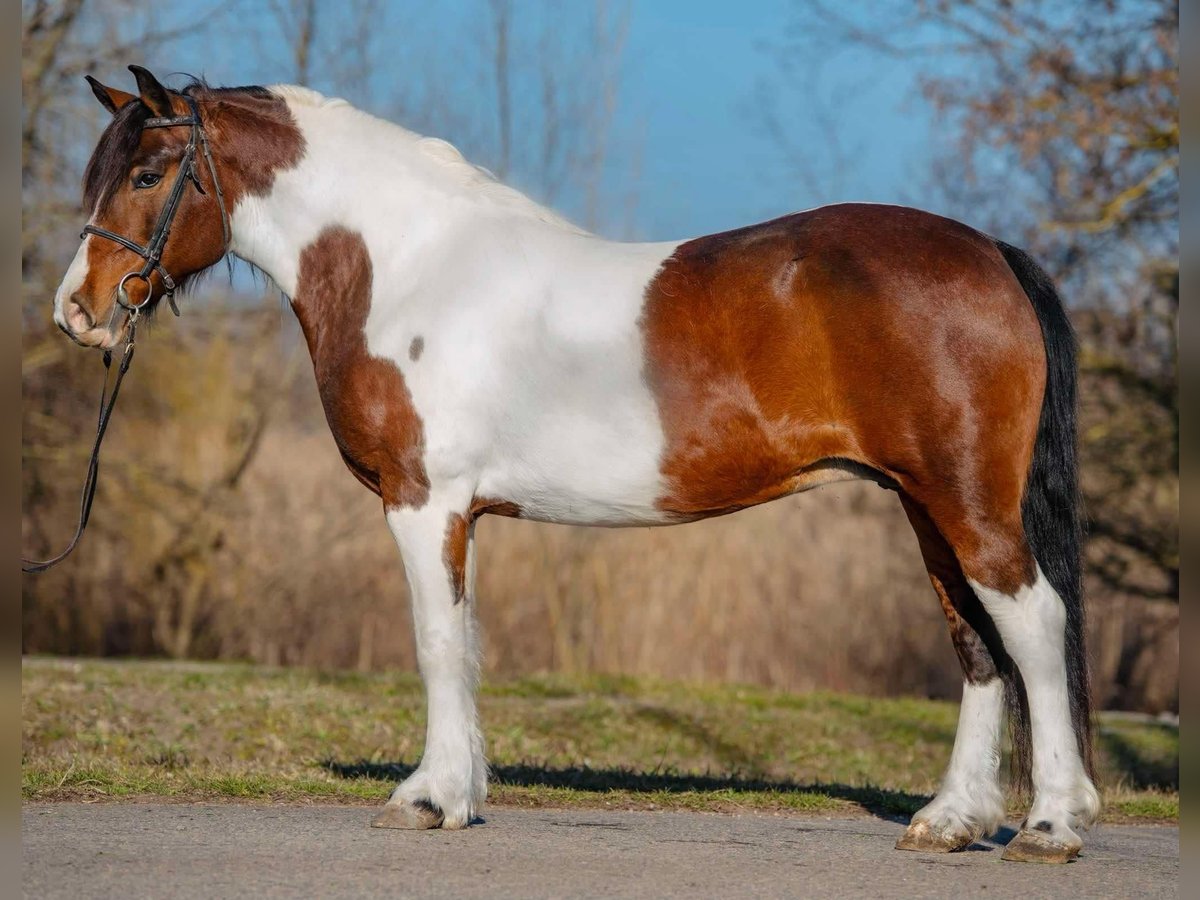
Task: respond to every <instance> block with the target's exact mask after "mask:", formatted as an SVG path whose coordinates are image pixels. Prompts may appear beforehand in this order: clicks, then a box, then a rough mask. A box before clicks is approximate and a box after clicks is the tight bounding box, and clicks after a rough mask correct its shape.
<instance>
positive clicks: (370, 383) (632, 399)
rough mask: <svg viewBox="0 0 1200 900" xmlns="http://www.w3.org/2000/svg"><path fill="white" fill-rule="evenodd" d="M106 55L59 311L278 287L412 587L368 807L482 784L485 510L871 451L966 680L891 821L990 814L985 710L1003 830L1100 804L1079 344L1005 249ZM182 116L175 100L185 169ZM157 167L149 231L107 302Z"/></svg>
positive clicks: (1024, 836)
mask: <svg viewBox="0 0 1200 900" xmlns="http://www.w3.org/2000/svg"><path fill="white" fill-rule="evenodd" d="M130 68H131V70H133V71H134V74H135V76H136V78H137V86H138V91H137V93H127V92H125V91H121V90H118V89H116V88H111V87H106V86H104V85H102V84H100V83H99V82H97V81H95V80H94V79H89V81H90V82H91V84H92V89H93V91H94V92H95V94H96V96H97V98H98V99H99V100H100V102H101V103H102V104H104V106H105V107H106V108H107V109H108V110H109V111H110V112H111V113H112V114H113V119H112V122H111V123H110V124H109V126H108V127H107V129H106V130H105V132H104V134H103V136H102V137H101V138H100V141H99V143H98V145H97V147H96V149H95V152H94V154H93V156H92V159H91V161H90V162H89V164H88V167H87V172H86V175H85V185H84V200H85V206H86V207H87V208H88V209H89V210H90V214H91V219H90V221H89V226H90V228H89V233H87V234H86V235H85V237H84V239H83V242H82V244H81V246H80V247H79V250H78V253H77V254H76V256H75V259H74V261H73V262H72V264H71V266H70V268H69V270H68V271H67V273H66V276H65V277H64V279H63V282H62V285H61V286H60V287H59V289H58V292H57V296H56V298H55V313H54V317H55V321H56V322H57V323H58V324H59V326H60V327H61V328H62V329H63V330H64V331H66V332H67V333H68V334H69V335H70V336H71V337H73V338H74V339H75V340H76V341H77V342H79V343H81V344H84V345H88V346H92V347H100V348H113V347H117V346H119V345H120V344H121V342H122V340H123V339H124V336H125V335H126V334H127V331H128V329H129V320H130V318H132V317H133V316H134V315H135V314H134V313H132V312H131V310H133V309H139V308H141V307H143V305H144V308H145V309H146V310H147V311H149V310H151V309H152V308H153V306H154V305H155V304H156V303H157V302H158V301H159V300H160V299H161V297H162V296H163V295H164V294H166V293H167V292H168V291H167V288H168V287H169V286H170V285H169V283H167V282H165V281H164V276H168V273H169V276H168V277H169V278H170V279H172V280H173V281H175V282H178V283H181V284H182V283H183V282H184V281H186V280H187V279H188V278H190V277H191V276H193V275H195V274H197V273H199V272H201V271H203V270H205V269H207V268H209V267H210V266H212V265H214V264H215V263H216V262H218V261H219V260H220V259H222V258H223V257H224V255H225V254H226V253H227V252H232V253H233V254H235V255H237V256H238V257H241V258H242V259H245V260H247V261H249V262H251V263H253V264H254V265H255V266H257V267H258V268H259V269H261V270H262V271H263V272H265V273H267V275H268V276H269V277H270V278H271V279H272V280H273V281H274V283H275V284H276V285H278V286H279V288H280V289H281V290H282V292H283V293H284V294H285V295H286V296H287V297H288V298H290V302H291V306H292V308H293V309H294V310H295V312H296V315H297V317H298V318H299V320H300V324H301V326H302V328H303V331H304V336H305V339H306V341H307V344H308V348H309V350H310V351H311V354H312V361H313V367H314V370H315V373H316V380H317V385H318V387H319V390H320V396H321V401H322V403H323V405H324V409H325V414H326V416H327V419H328V422H329V427H330V430H331V431H332V433H333V437H334V440H335V441H336V442H337V446H338V449H339V450H340V452H341V454H342V456H343V458H344V459H345V462H346V465H347V466H348V467H349V469H350V471H351V472H352V473H353V474H354V475H355V476H356V477H357V478H358V479H359V481H361V482H362V483H363V484H364V485H366V486H367V487H368V488H370V489H371V490H372V491H374V492H375V493H376V494H378V495H379V497H380V498H381V499H382V502H383V509H384V514H385V516H386V519H387V523H388V526H389V527H390V528H391V530H392V533H393V535H394V536H395V540H396V543H397V544H398V545H399V548H400V552H401V554H402V555H403V558H404V566H405V570H406V573H407V577H408V581H409V584H410V587H411V592H412V604H413V621H414V625H415V630H416V647H417V656H418V660H419V665H420V670H421V674H422V676H423V678H424V684H425V690H426V695H427V701H428V707H429V717H428V731H427V735H426V742H425V751H424V754H423V756H422V758H421V763H420V765H419V766H418V767H417V769H416V770H415V771H414V772H413V774H412V775H411V776H410V777H409V778H407V779H406V780H405V781H404V782H403V783H401V784H400V785H399V786H398V787H397V788H396V789H395V791H394V792H393V794H392V796H391V798H390V799H389V800H388V802H387V804H386V805H385V806H384V807H383V809H382V811H381V812H380V813H379V814H378V816H377V817H376V818H375V820H374V822H373V824H374V825H377V826H381V827H402V828H434V827H442V828H462V827H464V826H466V825H468V824H469V823H470V822H471V821H472V819H473V818H474V817H475V816H476V814H477V813H478V812H479V811H480V809H481V806H482V804H483V801H484V797H485V794H486V791H487V764H486V762H485V760H484V740H483V736H482V733H481V731H480V727H479V722H478V718H477V714H476V704H475V693H476V685H477V681H478V677H479V640H478V635H477V628H476V620H475V603H476V601H475V593H474V525H475V521H476V520H477V519H478V518H479V517H480V516H481V515H484V514H485V513H492V514H496V515H503V516H516V517H519V518H523V519H532V520H537V521H542V522H561V523H571V524H577V525H606V526H625V525H670V524H675V523H680V522H691V521H694V520H697V519H703V518H706V517H709V516H717V515H723V514H725V513H729V512H733V511H735V510H739V509H742V508H744V507H748V506H753V505H755V504H758V503H763V502H766V501H768V500H773V499H775V498H777V497H782V496H785V495H788V494H792V493H796V492H798V491H803V490H808V489H810V488H814V487H816V486H818V485H822V484H828V483H830V482H835V481H841V480H845V479H871V480H874V481H876V482H878V483H879V484H880V485H883V486H884V487H886V488H888V489H891V490H894V491H895V492H896V493H897V494H898V495H899V497H900V501H901V503H902V504H903V507H904V510H905V512H906V513H907V515H908V518H909V520H910V522H911V523H912V526H913V528H914V530H915V531H916V534H917V537H918V539H919V542H920V547H921V551H922V555H923V557H924V561H925V565H926V567H927V569H928V572H929V577H930V580H931V581H932V583H933V587H934V590H935V592H936V594H937V597H938V599H939V601H940V602H941V606H942V609H943V610H944V612H945V614H946V619H947V621H948V623H949V627H950V635H951V638H952V639H953V642H954V646H955V649H956V650H957V653H958V657H959V660H960V662H961V664H962V670H963V678H964V684H963V695H962V707H961V714H960V720H959V728H958V734H957V737H956V739H955V745H954V750H953V754H952V756H951V759H950V763H949V768H948V770H947V772H946V775H945V778H944V781H943V783H942V786H941V789H940V790H939V791H938V793H937V795H936V797H935V798H934V799H933V800H932V802H930V803H929V804H928V805H927V806H926V807H925V808H923V809H922V810H920V811H919V812H917V813H916V815H915V816H914V817H913V819H912V823H911V825H910V826H909V827H908V830H907V831H906V832H905V834H904V836H903V837H902V838H901V839H900V841H899V843H898V844H897V846H898V847H899V848H901V849H915V850H926V851H953V850H959V849H962V848H964V847H966V846H967V845H969V844H970V843H971V842H972V841H974V840H975V839H977V838H979V837H980V836H982V835H985V834H989V833H991V832H993V831H995V830H996V829H997V827H998V826H999V824H1000V822H1001V820H1002V817H1003V815H1004V811H1005V807H1004V795H1003V792H1002V790H1001V787H1000V781H999V765H1000V757H1001V749H1000V742H1001V731H1002V722H1003V720H1004V716H1005V711H1006V709H1007V711H1008V718H1009V720H1010V726H1011V730H1012V732H1013V744H1014V747H1015V753H1014V758H1015V760H1016V763H1017V765H1016V766H1015V769H1016V772H1017V775H1018V776H1021V775H1022V774H1024V775H1025V777H1026V778H1029V779H1031V781H1032V788H1033V799H1032V808H1031V810H1030V812H1029V815H1028V817H1027V818H1026V820H1025V822H1024V824H1023V826H1022V829H1021V830H1020V832H1019V833H1018V835H1017V836H1016V838H1014V839H1013V841H1012V842H1011V843H1010V844H1009V845H1008V847H1007V849H1006V851H1005V857H1006V858H1015V859H1025V860H1044V861H1065V860H1068V859H1070V858H1072V857H1074V856H1075V855H1076V854H1077V853H1078V852H1079V849H1080V847H1081V840H1080V838H1079V836H1078V835H1077V834H1076V831H1075V829H1076V828H1081V827H1082V828H1086V827H1087V826H1089V825H1090V824H1091V823H1092V822H1093V821H1094V820H1095V818H1096V816H1097V814H1098V811H1099V797H1098V794H1097V791H1096V788H1095V787H1094V785H1093V782H1092V774H1091V773H1092V763H1091V737H1090V706H1089V696H1088V676H1087V665H1086V660H1085V653H1084V646H1083V634H1084V622H1083V616H1084V608H1083V599H1082V594H1081V584H1080V537H1079V501H1078V498H1077V486H1076V463H1075V433H1074V432H1075V345H1074V338H1073V335H1072V332H1071V328H1070V325H1069V323H1068V320H1067V316H1066V314H1065V312H1064V310H1063V305H1062V303H1061V301H1060V299H1059V297H1058V295H1057V293H1056V292H1055V289H1054V286H1053V285H1052V284H1051V282H1050V280H1049V279H1048V278H1047V276H1046V274H1045V273H1044V272H1043V271H1042V269H1041V268H1039V266H1038V265H1037V264H1036V263H1035V262H1034V261H1033V260H1032V259H1031V258H1030V257H1029V256H1028V255H1027V254H1026V253H1024V252H1023V251H1021V250H1019V249H1017V248H1015V247H1012V246H1010V245H1008V244H1005V243H1003V242H1001V241H999V240H996V239H995V238H992V237H989V236H988V235H985V234H982V233H980V232H978V231H975V230H973V229H972V228H969V227H967V226H966V225H962V224H960V223H958V222H954V221H951V220H948V219H944V218H941V217H939V216H935V215H932V214H930V213H926V212H921V211H919V210H915V209H906V208H900V207H895V206H883V205H867V204H845V205H837V206H828V207H823V208H820V209H813V210H809V211H807V212H801V213H797V214H795V215H790V216H785V217H783V218H780V219H775V220H774V221H771V222H766V223H764V224H760V225H753V226H750V227H748V228H742V229H738V230H736V231H730V232H726V233H724V234H716V235H710V236H707V237H701V238H696V239H694V240H688V241H683V242H669V243H615V242H612V241H608V240H603V239H601V238H598V237H596V236H594V235H592V234H588V233H586V232H585V231H582V230H581V229H579V228H576V227H574V226H572V225H571V224H569V223H568V222H565V221H563V220H562V219H560V218H559V217H558V216H556V215H554V214H553V213H551V212H549V211H548V210H546V209H544V208H542V207H540V206H538V205H537V204H535V203H533V202H532V201H530V200H529V199H527V198H525V197H524V196H522V195H521V194H519V193H517V192H516V191H514V190H512V189H510V188H507V187H505V186H503V185H501V184H499V183H497V182H496V181H495V180H494V179H493V178H491V177H490V176H489V175H487V174H486V173H485V172H483V171H482V170H480V169H478V168H476V167H475V166H472V165H470V164H469V163H467V162H466V161H465V160H464V159H463V158H462V156H461V155H460V154H459V153H458V152H457V151H456V150H454V148H453V147H451V146H450V145H448V144H446V143H444V142H442V141H439V140H433V139H429V138H423V137H420V136H418V135H415V134H413V133H411V132H409V131H406V130H404V129H402V128H400V127H398V126H396V125H393V124H390V123H388V122H385V121H381V120H379V119H377V118H374V117H372V116H370V115H368V114H366V113H364V112H361V111H359V110H357V109H355V108H353V107H352V106H350V105H349V104H347V103H346V102H344V101H341V100H334V99H327V98H325V97H322V96H320V95H319V94H316V93H314V92H312V91H310V90H307V89H305V88H300V87H290V86H282V87H272V88H262V87H242V88H219V89H217V88H210V87H208V86H207V85H205V84H203V83H198V82H197V83H192V84H190V85H189V86H187V87H186V88H185V89H183V90H182V91H172V90H168V89H166V88H165V87H163V85H162V84H161V83H159V81H157V80H156V79H155V78H154V76H153V75H152V74H150V73H149V72H148V71H146V70H145V69H142V68H140V67H135V66H131V67H130ZM188 117H193V118H198V119H199V122H198V123H194V122H192V119H190V118H188ZM173 120H178V123H177V124H192V125H196V124H198V126H199V128H200V129H201V131H202V135H201V136H202V137H203V138H204V140H205V141H206V144H207V145H208V147H210V148H211V154H212V160H211V162H212V165H210V166H208V167H205V166H203V165H198V164H197V163H196V153H195V151H194V147H190V145H189V141H194V140H195V137H194V131H193V130H190V129H189V128H184V127H170V126H171V125H172V124H176V123H175V122H174V121H173ZM181 166H187V167H188V168H189V169H190V171H186V170H185V171H184V172H183V173H182V176H181V174H180V171H179V170H180V167H181ZM184 176H186V178H187V179H188V180H189V181H192V182H194V185H195V189H194V190H193V189H191V188H190V187H188V186H186V185H185V187H184V188H183V189H182V190H183V193H182V195H181V196H179V197H176V198H175V201H177V203H178V209H177V210H176V211H177V213H178V215H177V218H176V220H175V222H174V228H173V233H171V234H170V238H169V240H167V241H166V243H165V244H164V245H162V246H161V254H160V255H159V256H158V258H157V259H156V261H155V264H154V265H148V266H147V269H148V270H149V271H148V274H146V275H145V277H141V278H134V279H131V280H127V281H126V283H125V284H124V288H123V289H124V291H125V293H124V294H120V295H119V294H118V291H117V287H118V283H119V282H121V281H122V276H123V275H126V274H127V273H129V272H130V270H131V269H137V268H138V267H139V266H140V262H139V251H138V247H139V246H140V245H141V244H143V243H150V241H149V240H148V237H149V236H150V235H152V233H153V232H154V231H155V223H156V222H159V221H160V215H161V212H162V210H163V208H164V204H166V203H167V201H168V199H170V198H169V197H168V193H167V192H168V186H169V185H173V184H174V182H175V180H176V179H180V180H182V178H183V177H184ZM218 179H219V181H218ZM221 188H223V190H221ZM226 217H227V222H226ZM168 230H170V229H168ZM113 234H116V235H120V236H124V237H125V238H126V239H127V242H126V243H122V242H119V241H118V240H113V239H106V238H111V235H113ZM130 244H132V245H133V246H132V248H131V246H130ZM118 296H120V297H121V298H122V303H121V304H119V305H118V304H117V302H116V300H117V298H118ZM172 300H173V298H172ZM139 311H140V309H139Z"/></svg>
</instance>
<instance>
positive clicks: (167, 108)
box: [129, 66, 173, 116]
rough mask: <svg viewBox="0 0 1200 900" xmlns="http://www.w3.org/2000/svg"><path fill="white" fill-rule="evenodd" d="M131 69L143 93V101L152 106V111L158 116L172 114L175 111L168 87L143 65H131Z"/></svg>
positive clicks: (139, 89)
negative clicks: (160, 82)
mask: <svg viewBox="0 0 1200 900" xmlns="http://www.w3.org/2000/svg"><path fill="white" fill-rule="evenodd" d="M129 71H130V72H132V73H133V77H134V78H136V79H137V85H138V92H139V93H140V94H141V95H142V102H143V103H145V104H146V105H147V106H148V107H150V111H151V112H152V113H154V114H155V115H156V116H169V115H171V113H172V112H173V110H172V109H171V97H170V95H169V94H168V93H167V89H166V88H165V87H163V86H162V85H161V84H159V82H158V79H157V78H155V77H154V76H153V75H151V74H150V72H149V70H147V69H143V68H142V67H141V66H130V67H129Z"/></svg>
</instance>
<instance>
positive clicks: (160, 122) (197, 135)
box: [79, 94, 230, 326]
mask: <svg viewBox="0 0 1200 900" xmlns="http://www.w3.org/2000/svg"><path fill="white" fill-rule="evenodd" d="M183 99H184V100H186V101H187V103H188V106H189V107H190V108H191V114H190V115H186V116H158V117H155V118H151V119H147V120H146V121H145V122H144V123H143V124H142V128H175V127H178V126H181V125H189V126H191V129H192V134H191V137H190V138H189V139H188V143H187V147H185V148H184V150H183V159H182V160H181V161H180V163H179V171H178V172H177V173H176V174H175V183H174V184H172V185H171V193H170V194H168V195H167V202H166V204H165V205H164V206H163V208H162V211H161V212H160V213H159V214H158V222H157V223H156V224H155V226H154V232H153V233H152V234H151V235H150V240H149V241H147V242H146V244H145V246H142V245H141V244H138V243H137V242H135V241H132V240H130V239H129V238H127V237H125V236H124V235H120V234H117V233H116V232H115V231H109V230H108V229H107V228H100V227H99V226H97V225H84V226H83V232H82V233H81V234H80V235H79V236H80V238H82V237H83V236H84V235H88V234H94V235H96V237H102V238H105V239H107V240H110V241H115V242H116V243H118V244H120V245H121V246H122V247H124V248H126V249H127V250H132V251H133V252H134V253H136V254H137V255H138V256H140V257H141V258H142V259H144V260H145V261H146V262H145V264H144V265H143V266H142V267H141V269H139V270H137V271H133V272H127V273H126V274H125V275H123V276H122V277H121V280H120V282H118V283H117V303H118V304H119V305H120V306H121V308H122V309H124V310H126V311H127V312H128V313H129V314H130V319H131V322H130V325H131V326H132V324H133V321H135V318H134V317H135V316H136V315H137V313H139V312H140V311H141V310H142V308H143V307H145V306H146V304H147V303H149V302H150V300H151V298H152V297H153V296H154V288H153V286H152V285H151V284H150V276H151V274H153V273H154V272H158V274H159V277H160V278H162V283H163V290H164V291H165V294H166V298H167V303H169V304H170V305H171V312H173V313H175V315H177V316H178V315H179V307H178V306H177V305H176V304H175V288H176V286H177V285H176V283H175V279H173V278H172V277H171V274H170V273H169V272H168V271H167V270H166V268H165V267H164V266H163V264H162V254H163V249H164V248H165V247H166V246H167V238H169V237H170V236H171V225H172V224H174V222H175V214H176V213H177V212H179V203H180V201H181V200H182V199H183V191H184V188H185V187H187V183H188V182H189V181H190V182H191V183H192V184H194V185H195V186H196V190H197V191H199V192H200V193H201V194H203V193H205V190H204V186H203V185H202V184H201V183H200V175H199V173H198V172H197V171H196V151H197V149H199V150H200V151H201V152H203V154H204V161H205V163H207V164H208V171H209V174H210V175H212V181H213V192H214V193H215V194H216V195H217V206H218V207H220V210H221V233H222V235H223V237H224V244H223V249H224V250H228V249H229V238H230V232H229V213H228V211H227V210H226V209H225V196H224V195H223V194H222V193H221V182H220V181H219V180H218V178H217V167H216V166H215V165H214V164H213V158H212V153H210V152H209V149H208V135H206V134H205V132H204V123H203V122H202V121H201V120H200V108H199V107H198V106H197V105H196V101H195V99H194V98H193V97H190V96H188V95H187V94H184V95H183ZM222 255H224V253H222ZM130 278H140V279H141V280H142V281H144V282H145V283H146V299H145V300H143V301H142V302H141V303H137V304H134V303H130V302H129V294H128V293H127V292H126V290H125V282H127V281H128V280H129V279H130Z"/></svg>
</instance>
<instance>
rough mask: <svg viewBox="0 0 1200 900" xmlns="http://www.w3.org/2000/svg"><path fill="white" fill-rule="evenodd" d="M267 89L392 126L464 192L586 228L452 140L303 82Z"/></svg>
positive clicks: (305, 103)
mask: <svg viewBox="0 0 1200 900" xmlns="http://www.w3.org/2000/svg"><path fill="white" fill-rule="evenodd" d="M268 90H270V91H271V93H273V94H275V95H276V96H278V97H282V98H283V99H284V100H285V101H287V102H288V103H291V104H293V105H296V106H305V107H309V108H310V109H340V110H344V111H346V112H349V113H352V114H354V115H355V116H356V117H357V118H359V119H360V120H361V121H363V122H370V123H377V124H378V125H380V126H382V127H384V128H387V129H389V130H390V131H391V132H392V133H393V134H394V135H395V137H396V138H397V139H398V140H399V141H401V142H404V143H407V144H408V145H409V146H411V147H412V148H413V149H415V150H416V151H417V153H419V154H420V158H422V159H425V160H427V161H429V162H431V163H433V164H434V165H435V166H436V168H437V169H438V170H440V171H441V172H443V173H445V174H446V175H448V176H449V177H450V178H451V179H452V181H453V182H455V183H456V184H457V185H458V186H459V187H460V188H462V189H463V190H464V191H468V192H473V193H475V194H477V195H479V196H482V197H486V198H487V199H489V200H491V201H492V202H494V203H495V204H497V205H498V206H501V207H504V208H506V209H509V210H513V211H517V212H523V213H525V214H527V215H529V216H530V217H532V218H535V219H537V220H539V221H542V222H547V223H550V224H553V225H557V226H559V227H561V228H565V229H568V230H570V231H575V232H579V233H583V229H582V228H580V227H579V226H577V225H575V224H574V223H572V222H570V221H569V220H567V219H565V218H563V217H562V216H560V215H559V214H558V213H556V212H554V211H553V210H551V209H548V208H547V207H545V206H542V205H541V204H540V203H537V202H536V201H535V200H532V199H530V198H529V197H527V196H526V195H525V194H523V193H521V192H520V191H518V190H517V189H516V188H512V187H509V186H508V185H506V184H504V183H503V182H501V181H499V180H498V179H497V178H496V176H495V175H493V174H492V173H491V172H489V171H488V170H487V169H485V168H484V167H483V166H479V165H476V164H475V163H473V162H471V161H470V160H469V159H467V158H466V157H465V156H463V154H462V152H461V151H460V150H459V149H458V148H457V147H455V146H454V145H453V144H451V143H450V142H449V141H446V140H443V139H442V138H437V137H425V136H423V135H420V134H417V133H416V132H415V131H410V130H409V129H407V128H404V127H403V126H401V125H397V124H396V123H395V122H391V121H388V120H387V119H381V118H379V117H378V116H374V115H372V114H371V113H369V112H366V111H365V110H362V109H359V108H358V107H356V106H354V105H353V104H352V103H349V102H348V101H346V100H343V99H341V98H339V97H327V96H325V95H324V94H322V93H320V92H318V91H315V90H313V89H312V88H308V87H304V86H303V85H298V84H274V85H271V87H270V88H269V89H268Z"/></svg>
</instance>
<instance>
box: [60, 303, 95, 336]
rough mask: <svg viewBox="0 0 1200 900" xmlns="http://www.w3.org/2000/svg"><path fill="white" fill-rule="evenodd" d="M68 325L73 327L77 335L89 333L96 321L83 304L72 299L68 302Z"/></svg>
mask: <svg viewBox="0 0 1200 900" xmlns="http://www.w3.org/2000/svg"><path fill="white" fill-rule="evenodd" d="M66 320H67V324H68V325H70V326H71V328H72V329H74V331H75V332H76V333H79V332H83V331H89V330H91V329H92V328H93V327H94V326H95V324H96V321H95V319H93V318H92V314H91V313H90V312H89V311H88V310H87V307H85V306H84V305H83V304H82V303H80V302H79V301H78V300H76V299H75V298H74V297H72V298H71V299H70V300H68V301H67V309H66Z"/></svg>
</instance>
